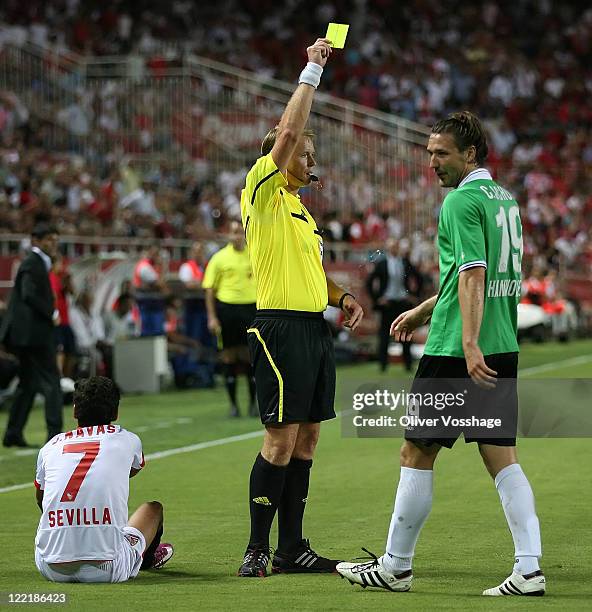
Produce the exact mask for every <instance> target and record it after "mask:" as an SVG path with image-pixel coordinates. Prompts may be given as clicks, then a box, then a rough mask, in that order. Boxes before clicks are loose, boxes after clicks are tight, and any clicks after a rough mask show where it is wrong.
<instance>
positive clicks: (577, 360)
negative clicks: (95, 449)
mask: <svg viewBox="0 0 592 612" xmlns="http://www.w3.org/2000/svg"><path fill="white" fill-rule="evenodd" d="M590 362H592V355H580V356H579V357H572V358H570V359H565V360H563V361H553V362H551V363H544V364H542V365H540V366H534V367H532V368H525V369H520V370H518V371H519V373H520V375H522V376H524V375H526V376H529V375H531V374H539V373H541V372H548V371H550V370H555V369H557V368H563V367H569V366H574V365H581V364H583V363H590ZM338 414H339V413H338ZM176 421H177V423H185V422H187V421H186V420H185V419H184V418H179V419H176ZM161 423H163V424H164V423H165V421H162V422H161ZM166 423H167V425H166V426H167V427H168V426H170V424H171V422H170V421H169V422H166ZM161 427H162V425H161ZM151 429H153V428H151ZM142 430H143V429H142ZM135 431H140V428H136V429H135ZM264 431H265V430H264V429H258V430H257V431H249V432H248V433H244V434H239V435H237V436H230V437H228V438H218V439H217V440H208V441H207V442H199V443H197V444H190V445H189V446H180V447H177V448H169V449H168V450H163V451H158V452H156V453H151V454H149V455H146V459H147V460H150V461H153V460H155V459H164V457H171V456H173V455H180V454H182V453H192V452H193V451H197V450H203V449H205V448H212V447H214V446H223V445H224V444H231V443H232V442H241V441H242V440H250V439H251V438H257V437H258V436H262V435H263V432H264ZM17 452H18V451H17ZM32 452H37V451H32ZM21 453H22V451H21ZM15 454H16V453H15ZM5 458H6V457H0V461H1V460H3V459H5ZM31 486H32V482H24V483H21V484H16V485H11V486H9V487H2V488H0V493H10V492H11V491H19V490H21V489H26V488H28V487H31Z"/></svg>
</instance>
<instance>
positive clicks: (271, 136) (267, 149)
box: [261, 125, 315, 155]
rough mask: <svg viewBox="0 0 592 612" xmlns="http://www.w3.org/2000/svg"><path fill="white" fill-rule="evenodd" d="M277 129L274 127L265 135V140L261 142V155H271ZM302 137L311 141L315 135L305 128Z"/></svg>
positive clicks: (278, 127)
mask: <svg viewBox="0 0 592 612" xmlns="http://www.w3.org/2000/svg"><path fill="white" fill-rule="evenodd" d="M279 129H280V126H279V125H276V126H275V127H274V128H271V130H269V132H267V134H266V135H265V138H264V139H263V142H262V143H261V155H267V154H268V153H271V150H272V149H273V145H274V144H275V139H276V138H277V135H278V132H279ZM302 135H303V136H304V137H305V138H310V139H311V140H313V139H314V136H315V133H314V131H313V130H310V129H308V128H306V129H304V130H303V131H302Z"/></svg>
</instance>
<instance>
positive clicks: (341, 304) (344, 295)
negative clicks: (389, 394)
mask: <svg viewBox="0 0 592 612" xmlns="http://www.w3.org/2000/svg"><path fill="white" fill-rule="evenodd" d="M348 295H349V297H351V298H353V299H354V300H355V299H356V296H355V295H352V294H351V293H347V292H346V293H344V294H343V295H342V296H341V297H340V298H339V310H343V300H345V298H346V297H347V296H348Z"/></svg>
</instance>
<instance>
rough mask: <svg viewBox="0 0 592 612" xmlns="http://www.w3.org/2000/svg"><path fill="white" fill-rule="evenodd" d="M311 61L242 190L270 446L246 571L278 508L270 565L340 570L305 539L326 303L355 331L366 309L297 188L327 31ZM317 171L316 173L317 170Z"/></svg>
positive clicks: (331, 383) (327, 384)
mask: <svg viewBox="0 0 592 612" xmlns="http://www.w3.org/2000/svg"><path fill="white" fill-rule="evenodd" d="M307 54H308V60H309V61H308V64H307V65H306V67H305V68H304V70H303V71H302V73H301V75H300V79H299V85H298V87H297V89H296V91H295V92H294V94H293V95H292V98H291V99H290V101H289V102H288V105H287V107H286V109H285V111H284V113H283V115H282V118H281V120H280V123H279V125H278V126H277V127H276V128H274V129H273V130H271V131H270V132H269V133H268V134H267V136H266V137H265V139H264V141H263V144H262V146H261V154H262V156H261V157H260V158H259V159H258V160H257V162H256V163H255V165H254V166H253V167H252V168H251V170H250V171H249V173H248V175H247V178H246V185H245V188H244V190H243V192H242V197H241V212H242V221H243V227H244V230H245V235H246V240H247V244H248V251H249V257H250V260H251V267H252V269H253V274H254V276H255V281H256V284H257V315H256V317H255V320H254V321H253V324H252V326H251V327H250V328H249V329H248V330H247V331H248V342H249V349H250V352H251V361H252V364H253V367H254V369H255V380H256V383H257V398H258V401H259V412H260V414H261V421H262V423H263V424H264V425H265V437H264V440H263V448H262V449H261V452H260V453H259V455H258V456H257V458H256V460H255V463H254V465H253V469H252V471H251V478H250V486H249V507H250V514H251V535H250V539H249V544H248V547H247V550H246V553H245V557H244V560H243V564H242V566H241V567H240V569H239V576H245V577H262V576H266V575H267V564H268V562H269V558H270V550H269V532H270V529H271V524H272V522H273V518H274V516H275V514H276V511H277V514H278V529H279V538H278V547H277V549H276V551H275V554H274V557H273V561H272V571H273V572H274V573H280V572H333V571H335V566H336V564H337V563H338V561H337V560H332V559H327V558H324V557H322V556H320V555H318V554H317V553H316V552H314V550H312V549H311V547H310V545H309V542H308V540H305V539H303V537H302V519H303V516H304V508H305V504H306V500H307V497H308V483H309V478H310V469H311V467H312V458H313V455H314V451H315V447H316V445H317V441H318V438H319V429H320V423H321V421H325V420H327V419H332V418H334V417H335V411H334V407H333V403H334V397H335V362H334V354H333V339H332V337H331V334H330V332H329V328H328V325H327V323H326V322H325V320H324V318H323V311H324V310H325V308H326V307H327V304H330V305H331V306H337V307H339V308H341V309H342V310H343V311H344V313H345V314H346V317H347V318H348V323H347V324H348V325H349V327H350V328H351V329H355V328H356V327H357V326H358V324H359V323H360V321H361V319H362V316H363V311H362V308H361V306H360V305H359V304H358V303H357V302H356V300H355V298H354V297H353V296H352V295H351V294H349V293H347V292H346V291H344V290H343V289H341V288H340V287H338V286H337V285H336V284H335V283H334V282H333V281H331V280H330V279H329V278H327V277H326V275H325V271H324V270H323V264H322V256H323V239H322V236H321V233H320V232H319V230H318V229H317V225H316V223H315V221H314V219H313V218H312V216H311V215H310V213H309V212H308V211H307V210H306V208H305V207H304V205H303V204H302V202H301V201H300V198H299V197H298V190H299V189H300V188H301V187H304V186H306V185H309V184H310V183H311V170H312V168H313V167H314V165H315V150H314V143H313V133H312V132H310V131H308V130H305V126H306V122H307V121H308V117H309V114H310V108H311V105H312V99H313V95H314V92H315V89H316V88H317V86H318V85H319V82H320V78H321V74H322V72H323V66H324V65H325V63H326V62H327V59H328V57H329V55H330V54H331V47H330V46H329V44H328V41H327V40H326V39H317V41H316V42H315V44H314V45H312V46H311V47H308V49H307ZM315 178H316V177H315Z"/></svg>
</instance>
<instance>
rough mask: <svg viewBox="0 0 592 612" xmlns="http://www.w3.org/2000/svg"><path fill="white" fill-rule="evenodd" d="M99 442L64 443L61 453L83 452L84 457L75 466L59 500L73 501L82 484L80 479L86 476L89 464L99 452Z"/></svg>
mask: <svg viewBox="0 0 592 612" xmlns="http://www.w3.org/2000/svg"><path fill="white" fill-rule="evenodd" d="M100 446H101V443H100V442H78V443H76V444H64V448H63V450H62V453H84V457H82V459H81V460H80V463H79V464H78V465H77V466H76V469H75V470H74V472H72V476H70V480H68V484H67V485H66V488H65V489H64V492H63V494H62V498H61V499H60V501H61V502H73V501H74V500H75V499H76V496H77V495H78V491H79V490H80V487H81V486H82V481H83V480H84V478H85V477H86V474H87V473H88V470H90V466H91V465H92V464H93V461H94V460H95V459H96V458H97V455H98V454H99V447H100Z"/></svg>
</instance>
